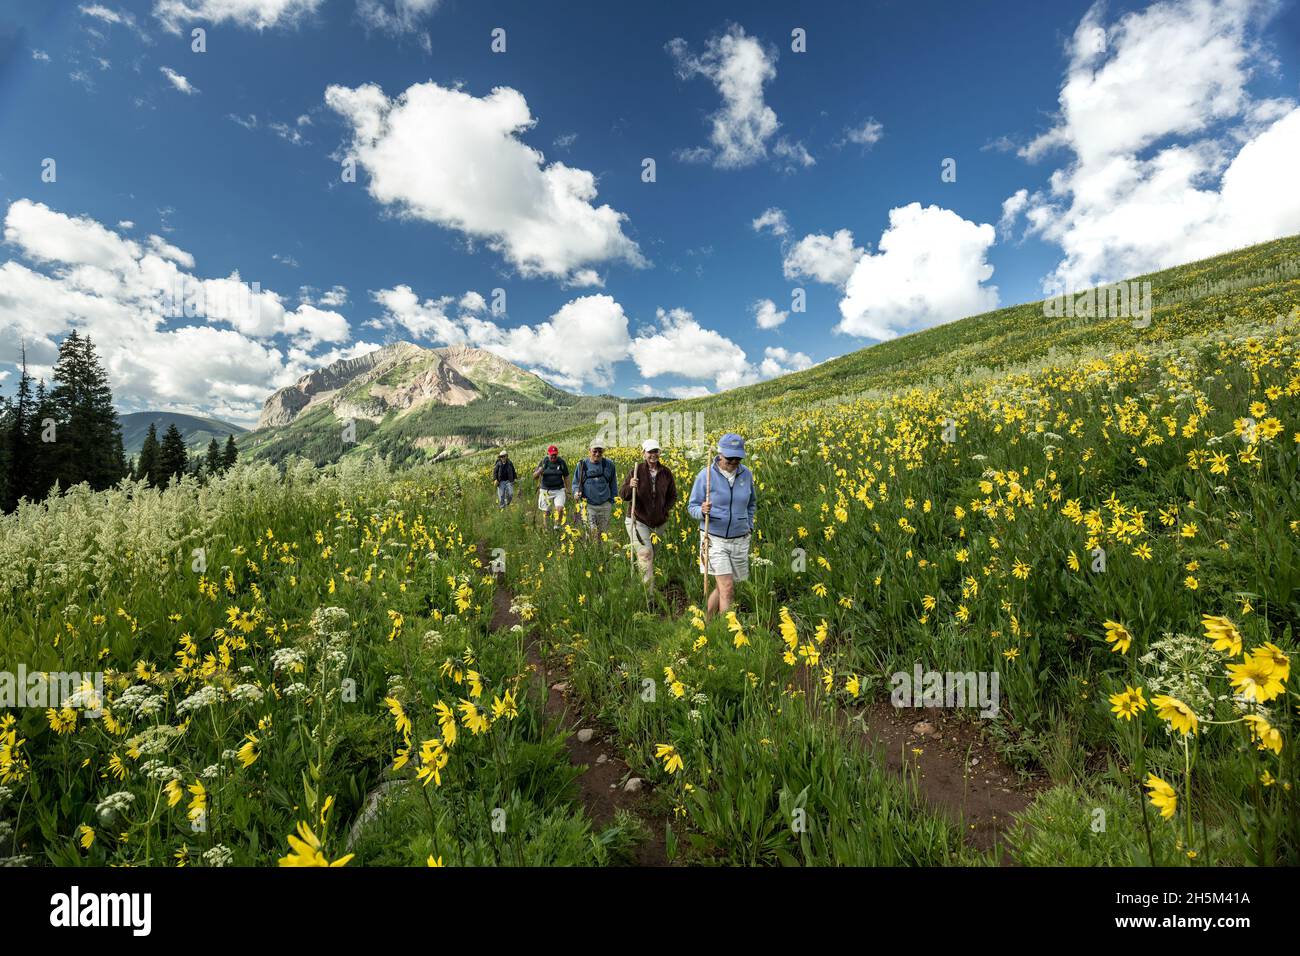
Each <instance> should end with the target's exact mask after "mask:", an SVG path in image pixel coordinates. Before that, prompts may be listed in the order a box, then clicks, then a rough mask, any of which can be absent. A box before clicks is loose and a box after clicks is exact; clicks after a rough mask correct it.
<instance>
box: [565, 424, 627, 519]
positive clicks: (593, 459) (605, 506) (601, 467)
mask: <svg viewBox="0 0 1300 956" xmlns="http://www.w3.org/2000/svg"><path fill="white" fill-rule="evenodd" d="M617 493H618V477H617V474H616V469H615V468H614V463H613V462H612V461H610V460H609V459H608V458H606V457H605V449H604V447H602V446H601V445H600V443H599V442H592V443H591V450H590V454H589V455H588V457H586V458H584V459H582V461H580V462H578V467H577V468H575V469H574V470H573V497H574V498H576V499H577V500H578V501H585V502H586V503H587V530H588V531H590V532H592V533H593V534H594V535H595V536H596V537H597V538H599V537H600V536H601V535H602V534H604V533H605V532H606V531H608V530H609V516H610V512H611V511H612V510H613V508H614V495H616V494H617Z"/></svg>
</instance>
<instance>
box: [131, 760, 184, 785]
mask: <svg viewBox="0 0 1300 956" xmlns="http://www.w3.org/2000/svg"><path fill="white" fill-rule="evenodd" d="M140 770H141V771H142V772H143V773H144V775H145V776H146V777H148V778H149V779H150V780H159V781H162V782H163V783H166V782H167V781H169V780H179V779H180V778H181V772H180V771H179V770H177V769H176V768H175V767H169V766H167V765H166V764H165V763H163V762H162V761H161V760H146V761H145V762H144V763H142V764H141V765H140Z"/></svg>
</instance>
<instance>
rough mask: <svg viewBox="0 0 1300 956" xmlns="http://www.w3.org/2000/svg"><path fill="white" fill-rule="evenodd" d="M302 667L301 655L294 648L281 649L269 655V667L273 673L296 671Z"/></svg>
mask: <svg viewBox="0 0 1300 956" xmlns="http://www.w3.org/2000/svg"><path fill="white" fill-rule="evenodd" d="M302 666H303V654H302V651H300V650H298V649H297V648H296V647H281V648H278V649H277V650H275V651H273V652H272V653H271V667H272V669H273V670H275V671H284V670H293V671H298V670H301V669H302Z"/></svg>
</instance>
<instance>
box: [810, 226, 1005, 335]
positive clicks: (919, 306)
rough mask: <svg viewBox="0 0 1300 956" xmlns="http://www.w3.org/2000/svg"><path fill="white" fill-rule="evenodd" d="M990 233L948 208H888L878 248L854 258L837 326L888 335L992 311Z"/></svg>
mask: <svg viewBox="0 0 1300 956" xmlns="http://www.w3.org/2000/svg"><path fill="white" fill-rule="evenodd" d="M994 240H995V233H994V230H993V226H991V225H990V224H988V223H983V224H979V225H977V224H976V223H973V222H970V221H968V220H966V219H963V218H962V217H961V216H959V215H957V214H956V213H955V212H953V211H952V210H950V209H943V208H941V207H939V206H926V207H924V208H923V207H922V206H921V204H920V203H915V202H914V203H910V204H908V205H906V206H901V207H899V208H897V209H892V210H890V212H889V228H888V229H886V230H885V231H884V232H883V233H882V234H881V236H880V242H879V243H878V244H877V249H878V250H879V251H878V252H876V253H874V254H871V253H868V254H865V255H863V256H862V257H861V258H860V259H858V260H857V264H856V265H855V266H854V267H853V273H852V275H850V276H849V278H848V281H847V283H846V284H845V287H844V298H843V299H842V300H841V301H840V316H841V318H840V322H839V324H838V325H836V327H835V331H837V332H843V333H847V334H849V335H857V336H863V337H865V338H873V339H891V338H894V337H895V336H898V335H903V334H906V333H908V332H914V331H916V330H918V329H924V328H928V327H930V326H932V325H939V324H942V323H944V322H951V321H953V320H954V319H960V318H963V317H965V316H968V315H976V314H978V313H980V312H987V311H988V310H990V309H993V308H996V307H997V304H998V290H997V287H996V286H989V285H985V284H984V283H985V282H987V281H988V280H989V279H990V278H992V276H993V267H992V266H991V265H989V264H988V262H987V261H986V258H985V257H986V255H987V254H988V250H989V247H990V246H992V245H993V243H994Z"/></svg>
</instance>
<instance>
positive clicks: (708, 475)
mask: <svg viewBox="0 0 1300 956" xmlns="http://www.w3.org/2000/svg"><path fill="white" fill-rule="evenodd" d="M705 468H706V469H707V470H706V471H705V472H704V501H705V503H706V504H708V505H709V509H710V511H712V509H713V502H711V501H710V500H709V495H710V493H711V491H710V489H711V486H712V483H713V460H712V458H710V459H709V462H708V464H707V465H706V466H705ZM711 517H712V515H710V514H706V515H705V516H704V539H703V541H702V543H701V550H702V552H703V560H702V561H701V564H703V565H704V616H705V617H708V616H709V518H711Z"/></svg>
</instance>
